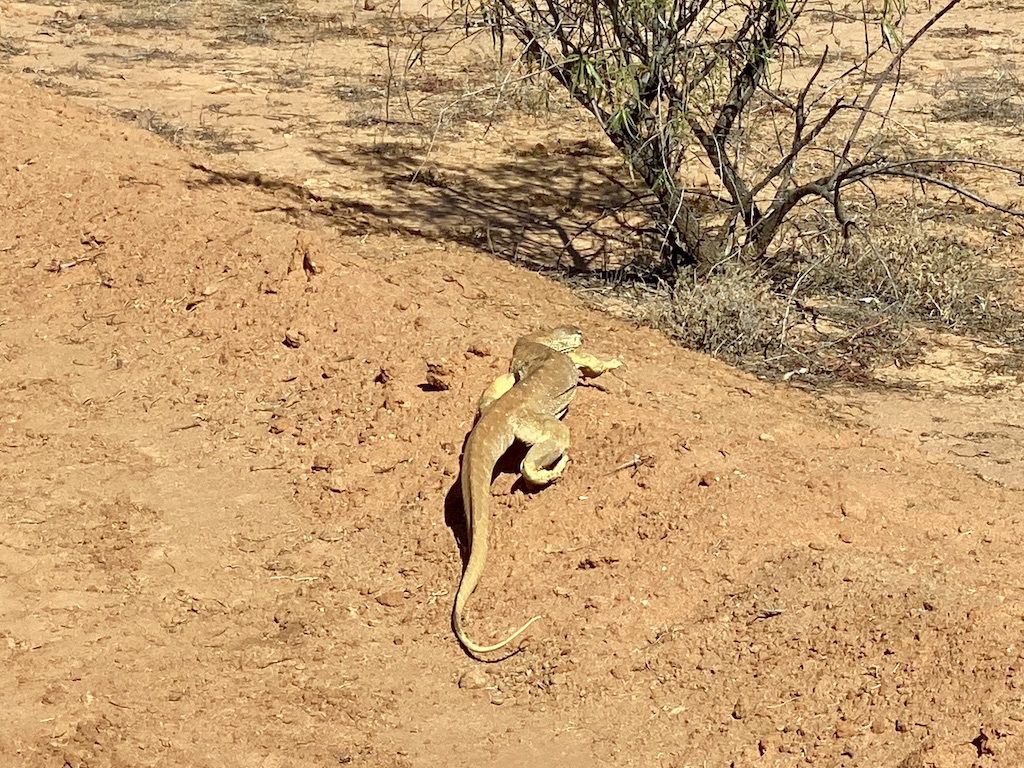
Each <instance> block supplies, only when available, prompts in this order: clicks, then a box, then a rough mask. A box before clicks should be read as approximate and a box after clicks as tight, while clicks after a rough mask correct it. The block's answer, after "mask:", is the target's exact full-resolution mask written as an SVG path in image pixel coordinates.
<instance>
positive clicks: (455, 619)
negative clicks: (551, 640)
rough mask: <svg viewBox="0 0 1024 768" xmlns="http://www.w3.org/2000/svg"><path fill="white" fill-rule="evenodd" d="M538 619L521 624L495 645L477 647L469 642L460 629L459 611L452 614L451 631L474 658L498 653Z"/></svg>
mask: <svg viewBox="0 0 1024 768" xmlns="http://www.w3.org/2000/svg"><path fill="white" fill-rule="evenodd" d="M539 618H540V616H534V617H533V618H531V619H530V620H529V621H527V622H526V623H525V624H523V626H521V627H520V628H519V629H517V630H516V631H515V632H513V633H512V634H511V635H509V636H508V637H506V638H505V639H504V640H502V641H501V642H500V643H495V644H494V645H479V644H477V643H474V642H473V641H472V640H470V639H469V638H468V637H467V636H466V631H465V630H464V629H463V628H462V616H461V615H460V614H459V611H457V610H456V611H453V612H452V629H453V630H454V631H455V636H456V637H457V638H458V639H459V642H460V643H461V644H462V647H463V648H465V649H466V650H467V651H469V652H470V653H471V654H473V655H474V656H478V655H480V654H483V653H493V652H494V651H500V650H501V649H502V648H504V647H505V646H507V645H508V644H509V643H511V642H512V641H513V640H515V639H516V638H517V637H519V636H520V635H521V634H523V632H525V631H526V630H527V629H529V628H530V625H531V624H533V622H535V621H537V619H539Z"/></svg>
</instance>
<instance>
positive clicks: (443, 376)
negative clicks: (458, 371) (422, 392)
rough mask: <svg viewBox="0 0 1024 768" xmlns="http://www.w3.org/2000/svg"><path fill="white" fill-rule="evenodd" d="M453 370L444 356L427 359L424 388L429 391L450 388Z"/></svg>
mask: <svg viewBox="0 0 1024 768" xmlns="http://www.w3.org/2000/svg"><path fill="white" fill-rule="evenodd" d="M454 378H455V371H453V370H452V367H451V365H449V363H448V361H447V360H446V359H445V358H443V357H442V358H441V359H440V360H439V361H436V362H434V361H429V360H428V361H427V376H426V384H425V385H424V388H425V389H427V390H428V391H430V392H444V391H446V390H449V389H451V388H452V381H453V380H454Z"/></svg>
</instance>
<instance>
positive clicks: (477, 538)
mask: <svg viewBox="0 0 1024 768" xmlns="http://www.w3.org/2000/svg"><path fill="white" fill-rule="evenodd" d="M476 434H477V433H476V432H474V433H473V434H471V435H470V443H469V444H468V445H467V447H466V452H465V456H466V457H467V458H466V459H465V460H464V463H463V467H462V500H463V504H464V506H465V512H466V525H467V528H468V531H467V533H468V534H469V559H468V560H467V562H466V568H465V570H464V571H463V572H462V580H461V581H460V582H459V588H458V589H457V590H456V592H455V603H454V605H453V606H452V630H453V631H454V632H455V637H456V638H457V639H458V641H459V643H460V644H461V645H462V647H463V648H465V649H466V650H467V651H468V652H469V653H470V654H471V655H473V656H480V655H481V654H484V653H493V652H494V651H500V650H501V649H502V648H504V647H505V646H507V645H508V644H509V643H511V642H512V641H514V640H515V639H516V638H518V637H519V636H520V635H522V634H523V632H525V631H526V630H527V629H529V627H530V625H531V624H533V622H535V621H537V619H539V618H540V616H534V617H533V618H532V619H530V620H529V621H527V622H526V623H525V624H523V626H521V627H520V628H519V629H517V630H516V631H515V632H513V633H512V634H511V635H509V636H508V637H506V638H505V639H504V640H502V641H501V642H500V643H495V644H494V645H480V644H479V643H475V642H473V641H472V640H470V639H469V637H467V636H466V630H465V629H463V627H462V616H463V614H464V613H465V612H466V603H467V602H468V600H469V596H470V595H472V594H473V590H475V589H476V586H477V584H479V583H480V577H481V576H482V575H483V571H484V563H485V562H486V560H487V550H488V548H489V546H488V545H489V542H488V536H489V532H490V527H491V517H490V511H489V510H488V506H489V505H488V503H487V502H488V500H489V499H490V495H491V490H490V485H491V471H492V469H493V468H494V463H495V462H496V461H497V459H498V456H500V455H501V454H502V453H504V452H505V451H506V450H507V449H508V447H509V446H510V445H511V444H512V438H511V435H509V437H508V439H507V440H506V441H496V442H495V443H494V445H486V444H485V445H484V446H483V450H480V449H479V448H477V447H476V443H475V440H476V439H477V438H476V437H475V436H476Z"/></svg>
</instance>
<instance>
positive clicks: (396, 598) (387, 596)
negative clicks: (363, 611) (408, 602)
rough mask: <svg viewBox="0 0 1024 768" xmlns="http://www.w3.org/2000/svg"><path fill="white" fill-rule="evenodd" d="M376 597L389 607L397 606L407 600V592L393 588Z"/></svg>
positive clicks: (379, 601)
mask: <svg viewBox="0 0 1024 768" xmlns="http://www.w3.org/2000/svg"><path fill="white" fill-rule="evenodd" d="M374 599H375V600H376V601H377V602H378V603H380V604H381V605H383V606H385V607H387V608H397V607H398V606H400V605H401V604H402V603H404V602H405V592H402V591H400V590H397V589H393V590H391V591H390V592H381V593H380V594H379V595H377V597H375V598H374Z"/></svg>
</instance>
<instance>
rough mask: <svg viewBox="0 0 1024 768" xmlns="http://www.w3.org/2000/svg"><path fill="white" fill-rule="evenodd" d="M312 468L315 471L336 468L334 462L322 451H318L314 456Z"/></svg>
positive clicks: (326, 470)
mask: <svg viewBox="0 0 1024 768" xmlns="http://www.w3.org/2000/svg"><path fill="white" fill-rule="evenodd" d="M310 469H312V470H313V471H314V472H330V471H331V470H332V469H334V462H333V461H332V460H331V459H330V458H329V457H328V456H324V455H323V454H322V453H318V454H316V455H315V456H313V463H312V464H311V465H310Z"/></svg>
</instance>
